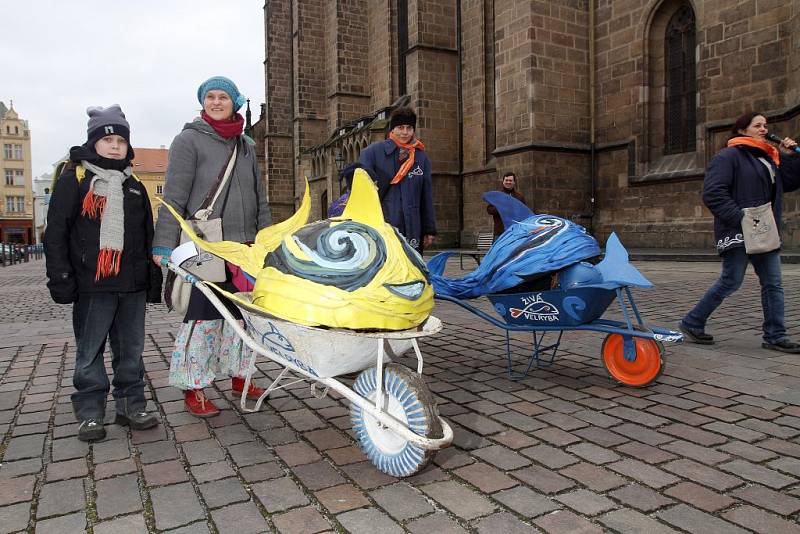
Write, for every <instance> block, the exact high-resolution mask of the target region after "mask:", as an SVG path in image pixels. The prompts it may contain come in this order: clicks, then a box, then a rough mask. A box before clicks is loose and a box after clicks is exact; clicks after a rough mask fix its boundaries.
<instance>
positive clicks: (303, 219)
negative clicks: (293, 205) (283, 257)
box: [256, 179, 311, 252]
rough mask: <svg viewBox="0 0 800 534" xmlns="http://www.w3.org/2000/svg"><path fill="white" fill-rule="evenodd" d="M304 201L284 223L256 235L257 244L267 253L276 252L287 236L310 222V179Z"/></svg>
mask: <svg viewBox="0 0 800 534" xmlns="http://www.w3.org/2000/svg"><path fill="white" fill-rule="evenodd" d="M305 182H306V190H305V192H304V193H303V201H302V202H300V207H299V208H298V209H297V211H296V212H295V213H294V215H292V216H291V217H289V218H288V219H286V220H285V221H283V222H280V223H278V224H273V225H272V226H267V227H266V228H264V229H262V230H261V231H260V232H258V234H257V235H256V244H258V245H260V246H262V247H264V249H265V250H266V251H267V252H270V251H272V250H275V249H276V248H277V247H278V245H279V244H280V242H281V241H283V238H284V237H285V236H286V235H289V234H293V233H294V232H296V231H297V230H298V229H299V228H300V227H302V226H303V225H305V224H306V223H307V222H308V216H309V215H310V214H311V193H310V192H309V187H308V179H306V180H305Z"/></svg>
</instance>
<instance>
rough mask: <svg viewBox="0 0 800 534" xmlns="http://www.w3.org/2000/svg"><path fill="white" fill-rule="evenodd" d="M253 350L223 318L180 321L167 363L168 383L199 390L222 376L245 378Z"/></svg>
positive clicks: (181, 387)
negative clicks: (173, 347) (181, 322)
mask: <svg viewBox="0 0 800 534" xmlns="http://www.w3.org/2000/svg"><path fill="white" fill-rule="evenodd" d="M252 357H253V352H252V351H251V350H250V349H249V348H248V347H246V346H245V345H244V343H243V342H242V339H241V338H240V337H239V336H237V335H236V332H235V331H234V330H233V327H231V326H230V325H229V324H228V323H227V322H226V321H224V320H223V319H215V320H211V321H188V322H185V323H183V324H181V326H180V328H178V333H177V337H176V338H175V349H174V350H173V351H172V360H171V361H170V366H169V384H170V385H171V386H175V387H177V388H180V389H201V388H205V387H208V386H210V385H211V384H213V383H214V379H215V378H216V377H217V376H219V375H223V376H225V377H228V376H238V377H244V376H245V375H246V374H247V369H248V368H249V367H250V361H251V360H252Z"/></svg>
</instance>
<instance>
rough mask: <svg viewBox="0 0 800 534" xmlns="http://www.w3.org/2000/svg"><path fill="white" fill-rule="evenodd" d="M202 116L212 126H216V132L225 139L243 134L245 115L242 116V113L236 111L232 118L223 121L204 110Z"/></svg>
mask: <svg viewBox="0 0 800 534" xmlns="http://www.w3.org/2000/svg"><path fill="white" fill-rule="evenodd" d="M200 116H201V117H202V118H203V120H204V121H206V122H207V123H208V124H210V125H211V127H212V128H214V131H215V132H217V133H218V134H219V135H220V136H221V137H224V138H225V139H233V138H234V137H236V136H237V135H241V134H242V130H243V129H244V117H242V114H241V113H236V114H235V115H234V116H233V117H231V118H230V119H226V120H223V121H218V120H217V119H212V118H211V116H210V115H209V114H208V113H206V112H205V111H202V112H201V113H200Z"/></svg>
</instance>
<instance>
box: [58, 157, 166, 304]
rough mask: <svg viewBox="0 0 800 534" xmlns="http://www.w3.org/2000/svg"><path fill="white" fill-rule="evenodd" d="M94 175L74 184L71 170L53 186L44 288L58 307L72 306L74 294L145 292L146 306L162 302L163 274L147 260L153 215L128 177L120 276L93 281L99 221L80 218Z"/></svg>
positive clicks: (147, 201)
mask: <svg viewBox="0 0 800 534" xmlns="http://www.w3.org/2000/svg"><path fill="white" fill-rule="evenodd" d="M92 176H94V174H93V173H92V172H91V171H86V175H85V176H84V178H83V179H82V180H81V181H80V183H79V182H78V179H77V176H76V173H75V169H74V168H68V169H66V170H65V171H64V172H63V173H62V174H61V176H60V177H59V178H58V181H57V182H56V185H55V190H54V191H53V194H52V196H51V197H50V206H49V209H48V212H47V230H46V231H45V234H44V251H45V260H46V266H47V278H48V282H47V288H48V289H49V290H50V295H51V296H52V297H53V300H54V301H56V302H58V303H60V304H68V303H70V302H75V300H77V297H78V293H100V292H121V293H126V292H134V291H142V290H146V291H147V301H148V302H160V301H161V296H160V293H161V269H160V268H158V267H157V266H156V265H155V264H154V263H153V262H152V261H151V259H150V248H151V245H152V241H153V212H152V211H151V209H150V199H149V198H148V197H147V190H146V189H145V188H144V186H143V185H142V183H141V182H139V180H137V179H136V178H134V177H132V176H131V177H129V178H128V179H127V180H125V181H124V182H123V183H122V192H123V197H124V198H123V211H124V213H125V241H124V244H123V249H122V258H121V260H120V268H119V273H118V274H117V275H116V276H110V277H107V278H100V279H99V280H97V281H95V271H96V267H97V255H98V253H99V248H100V246H99V243H100V220H99V219H90V218H88V217H84V216H83V215H81V203H82V202H83V197H84V196H85V195H86V193H87V191H89V186H90V185H91V182H92Z"/></svg>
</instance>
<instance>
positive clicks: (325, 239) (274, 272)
mask: <svg viewBox="0 0 800 534" xmlns="http://www.w3.org/2000/svg"><path fill="white" fill-rule="evenodd" d="M310 205H311V201H310V196H309V192H308V183H306V190H305V194H304V196H303V201H302V203H301V205H300V209H299V210H298V211H297V212H296V213H295V214H294V215H293V216H292V217H290V218H289V219H287V220H285V221H283V222H282V223H280V224H276V225H273V226H269V227H267V228H264V229H263V230H261V231H260V232H259V233H258V235H257V236H256V240H255V243H254V244H253V245H244V244H241V243H235V242H231V241H221V242H217V243H211V242H208V241H204V240H203V239H201V238H199V237H198V236H197V235H196V234H195V233H194V232H193V231H192V228H191V226H189V224H187V223H186V221H184V220H183V219H182V218H181V217H180V216H179V215H178V214H177V212H175V210H174V209H172V207H171V206H169V205H167V209H168V210H169V211H170V213H172V215H173V216H174V217H175V218H176V219H177V220H178V222H179V223H180V225H181V228H183V230H184V231H185V232H186V233H187V234H188V235H189V236H190V237H191V238H192V241H194V243H195V244H196V245H197V246H198V247H200V248H201V249H203V250H206V251H208V252H211V253H212V254H215V255H217V256H220V257H222V258H224V259H225V260H227V261H229V262H230V263H232V264H234V265H237V266H239V267H240V268H241V269H242V270H243V271H244V272H246V273H247V274H249V275H250V276H252V277H253V278H255V286H254V288H253V293H252V304H251V303H250V302H249V301H247V300H245V299H243V298H240V297H238V296H236V295H234V294H231V293H228V292H226V291H224V290H222V289H220V288H219V287H217V286H215V289H217V290H218V291H220V292H221V293H223V294H225V295H226V296H227V297H228V298H230V299H231V300H233V301H235V302H236V303H237V304H239V305H240V306H242V307H244V308H248V309H252V310H254V311H257V312H262V313H263V312H265V311H266V312H267V313H269V314H271V315H273V316H275V317H278V318H280V319H284V320H287V321H291V322H294V323H298V324H302V325H307V326H328V327H332V328H349V329H358V330H362V329H364V330H406V329H409V328H414V327H416V326H418V325H420V324H422V323H423V322H424V321H425V319H427V317H428V316H429V315H430V312H431V310H432V309H433V289H432V288H431V286H430V283H429V281H428V272H427V267H426V266H425V263H424V262H423V261H422V258H421V257H420V256H419V254H418V253H417V252H416V251H415V250H414V249H413V248H411V247H410V246H409V245H408V243H406V240H405V239H404V238H403V237H402V236H401V235H400V234H399V232H398V231H397V230H395V229H394V227H392V226H391V225H390V224H388V223H386V222H385V221H384V220H383V212H382V210H381V203H380V200H379V198H378V193H377V191H376V189H375V185H374V184H373V182H372V180H371V179H370V177H369V175H368V174H367V173H366V172H365V171H364V170H362V169H358V170H356V172H355V175H354V177H353V187H352V190H351V193H350V198H349V200H348V202H347V207H346V208H345V210H344V212H343V213H342V215H341V216H339V217H334V218H332V219H326V220H322V221H317V222H313V223H310V224H305V223H306V221H307V220H308V216H309V213H310V209H311V208H310ZM209 283H210V282H209ZM212 285H213V284H212Z"/></svg>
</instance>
